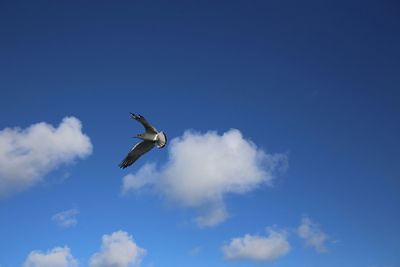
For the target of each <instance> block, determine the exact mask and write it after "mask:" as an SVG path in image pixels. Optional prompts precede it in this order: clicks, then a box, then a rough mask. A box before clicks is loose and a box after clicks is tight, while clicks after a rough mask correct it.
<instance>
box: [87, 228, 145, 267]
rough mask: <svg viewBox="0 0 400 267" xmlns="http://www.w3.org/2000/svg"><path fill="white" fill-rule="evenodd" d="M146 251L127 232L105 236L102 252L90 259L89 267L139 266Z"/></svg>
mask: <svg viewBox="0 0 400 267" xmlns="http://www.w3.org/2000/svg"><path fill="white" fill-rule="evenodd" d="M145 255H146V250H145V249H143V248H141V247H139V246H138V245H137V244H136V243H135V241H134V240H133V238H132V236H130V235H129V234H128V233H127V232H124V231H117V232H114V233H112V234H111V235H104V236H103V238H102V245H101V250H100V252H98V253H96V254H94V255H93V256H92V257H91V258H90V262H89V267H129V266H138V265H139V264H140V262H141V260H142V258H143V257H144V256H145Z"/></svg>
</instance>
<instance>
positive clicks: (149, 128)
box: [131, 112, 157, 134]
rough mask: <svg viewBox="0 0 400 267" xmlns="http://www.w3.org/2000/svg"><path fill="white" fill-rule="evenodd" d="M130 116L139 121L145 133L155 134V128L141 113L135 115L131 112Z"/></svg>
mask: <svg viewBox="0 0 400 267" xmlns="http://www.w3.org/2000/svg"><path fill="white" fill-rule="evenodd" d="M131 117H132V119H134V120H137V121H138V122H140V123H141V124H142V125H143V126H144V129H145V130H146V132H147V133H152V134H157V129H156V128H154V126H152V125H151V124H150V123H149V122H148V121H147V120H146V119H145V118H144V117H143V116H142V115H136V114H133V113H132V112H131Z"/></svg>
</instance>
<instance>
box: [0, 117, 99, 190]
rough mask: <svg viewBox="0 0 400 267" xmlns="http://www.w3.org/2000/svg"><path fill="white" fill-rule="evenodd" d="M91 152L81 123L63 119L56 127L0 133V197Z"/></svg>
mask: <svg viewBox="0 0 400 267" xmlns="http://www.w3.org/2000/svg"><path fill="white" fill-rule="evenodd" d="M91 153H92V144H91V142H90V139H89V137H88V136H87V135H85V134H84V133H82V124H81V122H80V121H79V120H78V119H77V118H74V117H66V118H64V119H63V120H62V122H61V123H60V125H59V126H58V127H57V128H54V127H53V126H52V125H50V124H47V123H45V122H40V123H36V124H33V125H31V126H29V127H28V128H26V129H20V128H5V129H3V130H1V131H0V197H2V196H3V197H4V196H9V195H12V194H14V193H16V192H19V191H23V190H26V189H28V188H30V187H32V186H34V185H36V184H37V183H39V182H40V181H41V180H42V179H43V177H44V176H45V175H46V174H47V173H49V172H51V171H52V170H54V169H56V168H57V167H59V166H60V165H61V164H65V163H70V162H72V161H74V160H75V159H77V158H85V157H87V156H88V155H90V154H91Z"/></svg>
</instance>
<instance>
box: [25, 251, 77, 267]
mask: <svg viewBox="0 0 400 267" xmlns="http://www.w3.org/2000/svg"><path fill="white" fill-rule="evenodd" d="M77 266H78V261H77V260H76V259H75V258H74V257H73V256H72V255H71V252H70V249H69V248H68V247H55V248H53V249H52V250H50V251H47V252H41V251H32V252H30V253H29V255H28V257H27V258H26V260H25V262H24V264H23V267H77Z"/></svg>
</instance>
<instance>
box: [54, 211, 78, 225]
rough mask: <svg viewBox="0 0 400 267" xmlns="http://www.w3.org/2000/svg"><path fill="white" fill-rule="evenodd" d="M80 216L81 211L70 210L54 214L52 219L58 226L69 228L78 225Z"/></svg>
mask: <svg viewBox="0 0 400 267" xmlns="http://www.w3.org/2000/svg"><path fill="white" fill-rule="evenodd" d="M78 214H79V211H78V210H77V209H70V210H66V211H62V212H59V213H56V214H54V215H53V217H52V218H51V219H52V220H53V221H55V222H56V223H57V224H58V225H60V226H62V227H65V228H68V227H71V226H74V225H76V224H77V223H78V220H77V219H76V216H77V215H78Z"/></svg>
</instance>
